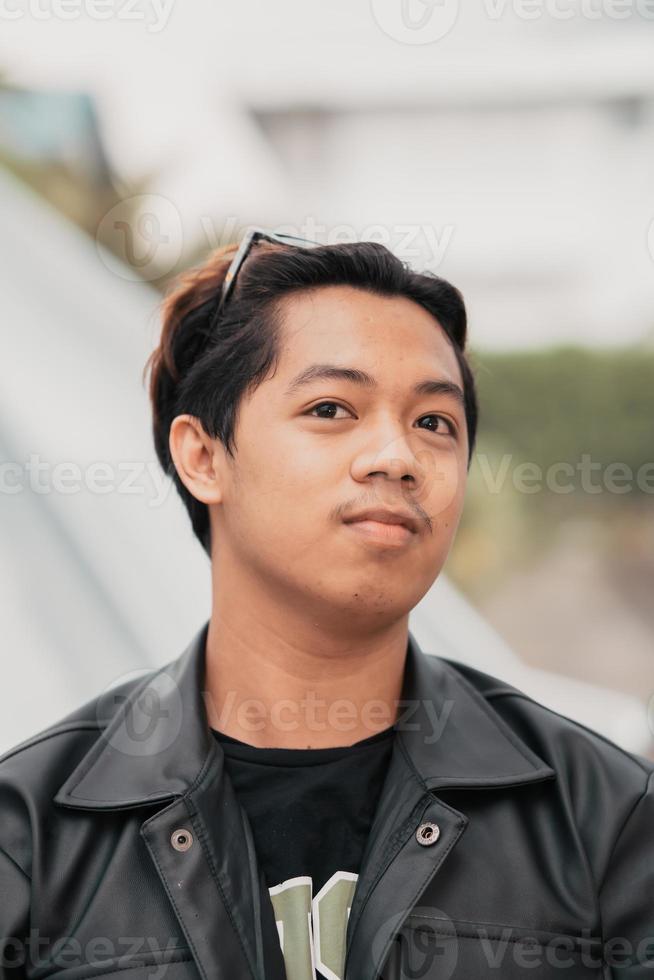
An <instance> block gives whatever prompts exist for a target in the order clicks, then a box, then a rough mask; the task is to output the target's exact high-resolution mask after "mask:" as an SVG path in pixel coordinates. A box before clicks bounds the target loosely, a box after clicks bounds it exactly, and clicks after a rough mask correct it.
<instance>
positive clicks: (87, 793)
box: [54, 622, 285, 980]
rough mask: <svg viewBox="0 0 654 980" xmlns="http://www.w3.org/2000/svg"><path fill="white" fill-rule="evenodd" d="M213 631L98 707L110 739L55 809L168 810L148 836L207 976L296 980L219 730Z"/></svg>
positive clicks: (100, 742) (102, 740)
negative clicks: (207, 674) (211, 697)
mask: <svg viewBox="0 0 654 980" xmlns="http://www.w3.org/2000/svg"><path fill="white" fill-rule="evenodd" d="M208 625H209V624H208V622H207V623H205V624H204V626H203V627H202V628H201V629H200V630H199V631H198V633H197V634H196V635H195V637H194V638H193V639H192V641H191V642H190V643H189V645H188V646H187V648H186V649H185V650H184V651H183V653H182V654H181V655H180V656H179V657H178V658H177V659H176V660H174V661H172V662H170V663H169V664H166V665H165V666H164V667H162V668H161V669H160V670H158V671H156V672H154V673H153V674H148V675H146V676H145V677H143V678H139V681H138V682H137V683H136V684H134V682H132V683H131V684H128V685H125V686H124V687H121V688H116V689H115V690H110V691H108V692H106V694H105V695H104V696H103V698H102V699H100V702H99V703H98V706H97V714H98V721H99V724H100V725H101V727H102V728H103V730H102V732H101V735H100V737H99V738H98V739H97V741H96V742H95V744H94V746H93V747H92V749H91V750H90V751H89V752H88V753H87V754H86V756H84V758H83V759H82V760H81V762H80V763H79V764H78V765H77V766H76V768H75V769H74V770H73V772H72V773H71V774H70V775H69V776H68V778H67V779H66V780H65V782H64V783H63V784H62V785H61V786H60V788H59V790H58V791H57V793H56V795H55V797H54V802H55V803H56V804H58V805H60V806H64V807H72V808H76V809H83V810H88V811H94V810H95V811H107V810H122V809H126V808H133V807H144V806H148V805H154V804H157V811H156V812H155V813H154V814H153V815H151V816H149V817H148V818H147V819H145V820H144V822H143V823H142V824H141V828H140V833H141V836H142V838H143V840H144V841H145V844H146V846H147V849H148V853H149V854H150V857H151V858H152V861H153V863H154V866H155V868H156V870H157V874H158V875H159V878H160V879H161V882H162V885H163V887H164V889H165V891H166V893H167V895H168V898H169V900H170V902H171V905H172V907H173V909H174V911H175V914H176V916H177V918H178V920H179V923H180V926H181V927H182V930H183V932H184V935H185V936H186V939H187V941H188V944H189V947H190V948H191V950H192V952H193V955H194V958H195V961H196V964H197V967H198V970H199V972H200V975H201V976H202V977H203V978H204V980H233V978H234V977H239V978H243V980H245V978H246V977H252V978H254V980H263V978H264V977H265V980H285V972H284V961H283V954H282V950H281V946H280V943H279V936H278V933H277V927H276V925H275V920H274V912H273V909H272V904H271V902H270V899H269V895H268V891H267V888H266V885H265V880H264V877H263V874H262V872H261V870H260V869H259V867H258V864H257V860H256V855H255V850H254V843H253V838H252V832H251V829H250V826H249V821H248V819H247V815H246V813H245V811H244V810H243V808H242V807H241V806H240V804H239V802H238V800H237V799H236V796H235V793H234V789H233V787H232V784H231V781H230V780H229V778H226V774H225V771H224V754H223V751H222V749H221V747H220V745H219V743H218V742H217V740H216V739H215V738H214V736H213V735H212V733H211V730H210V728H209V723H208V720H207V713H206V708H205V703H204V697H205V690H204V668H205V644H206V636H207V630H208ZM116 705H118V707H117V708H116ZM164 803H167V804H168V805H167V806H164V807H163V808H162V807H161V804H164ZM180 830H181V831H184V832H186V833H187V837H186V843H188V841H189V840H191V844H190V846H187V847H184V845H182V847H183V849H180V848H179V838H175V841H176V842H177V845H178V846H177V847H176V846H175V844H174V843H173V839H174V834H175V833H176V832H178V831H180ZM189 832H190V837H189ZM182 840H183V838H182Z"/></svg>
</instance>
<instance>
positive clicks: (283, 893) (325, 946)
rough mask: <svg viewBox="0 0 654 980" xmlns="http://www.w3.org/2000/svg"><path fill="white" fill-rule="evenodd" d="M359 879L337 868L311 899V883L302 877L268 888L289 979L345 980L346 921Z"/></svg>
mask: <svg viewBox="0 0 654 980" xmlns="http://www.w3.org/2000/svg"><path fill="white" fill-rule="evenodd" d="M358 877H359V876H358V875H357V874H353V873H352V872H351V871H336V872H335V873H334V874H333V875H332V876H331V878H330V879H329V881H326V882H325V884H324V885H323V886H322V888H321V889H320V891H319V892H318V894H317V895H316V897H315V898H314V899H312V898H311V894H312V891H313V881H312V879H311V878H309V877H306V876H302V877H300V878H289V879H288V881H283V882H282V883H281V884H280V885H275V886H274V887H273V888H269V889H268V890H269V892H270V898H271V901H272V904H273V908H274V910H275V921H276V923H277V931H278V933H279V942H280V944H281V947H282V952H283V954H284V965H285V967H286V977H287V980H316V977H324V978H325V980H343V967H344V966H345V939H346V934H347V922H348V918H349V916H350V908H351V906H352V897H353V895H354V889H355V887H356V882H357V878H358ZM316 970H317V971H318V973H316Z"/></svg>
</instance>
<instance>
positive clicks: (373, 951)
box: [345, 632, 556, 980]
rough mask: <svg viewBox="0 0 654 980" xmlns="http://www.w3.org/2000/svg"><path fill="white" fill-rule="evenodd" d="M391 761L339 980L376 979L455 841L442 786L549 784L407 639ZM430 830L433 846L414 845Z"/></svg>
mask: <svg viewBox="0 0 654 980" xmlns="http://www.w3.org/2000/svg"><path fill="white" fill-rule="evenodd" d="M394 727H395V730H396V738H395V742H394V746H393V754H392V757H391V764H390V767H389V770H388V773H387V776H386V779H385V782H384V785H383V787H382V791H381V796H380V799H379V803H378V805H377V810H376V813H375V819H374V821H373V826H372V828H371V831H370V835H369V837H368V841H367V844H366V849H365V853H364V855H363V860H362V865H361V871H360V874H359V878H358V881H357V886H356V890H355V894H354V898H353V902H352V907H351V909H350V916H349V920H348V926H347V940H346V959H345V978H346V980H375V977H377V975H378V973H379V972H380V970H381V969H382V967H383V965H384V962H385V960H386V957H387V954H388V952H389V949H390V946H391V943H392V941H393V938H394V936H395V935H396V933H397V932H398V931H399V930H400V929H401V927H402V924H403V922H404V920H405V919H406V917H407V916H408V914H409V913H410V911H411V910H412V908H413V907H414V906H415V905H416V903H417V902H418V901H419V898H420V895H421V894H422V893H423V892H424V891H425V889H426V888H427V886H428V885H429V883H430V881H431V880H432V878H433V877H434V875H435V874H436V872H437V871H438V869H439V868H440V867H441V866H442V864H443V862H444V861H446V860H447V858H448V856H449V855H451V854H452V852H453V850H454V848H455V847H456V846H457V844H458V842H459V841H460V839H461V837H462V835H463V833H464V831H465V828H466V826H467V825H468V818H467V816H465V814H463V813H461V812H459V811H458V810H455V809H454V808H453V807H451V806H448V805H447V804H446V803H443V802H442V801H441V800H439V799H438V797H437V795H436V791H437V790H438V789H444V788H446V787H450V788H451V787H458V788H463V787H469V788H479V787H493V786H498V787H499V786H513V785H520V784H523V783H528V782H535V781H539V780H543V779H551V778H553V777H555V775H556V774H555V772H554V770H553V769H551V767H550V766H547V765H546V764H545V763H544V762H543V760H542V759H540V758H539V757H538V756H536V755H535V754H534V753H533V752H532V751H531V750H530V749H529V748H528V747H527V746H526V745H525V744H524V743H523V742H522V741H521V740H520V739H518V737H517V736H516V735H515V734H514V733H513V732H512V731H511V730H510V729H509V728H507V726H506V725H505V724H504V722H503V721H502V720H501V719H500V718H499V716H498V715H497V713H496V712H494V711H493V709H492V708H491V707H490V706H489V705H488V704H487V702H486V701H485V700H484V698H483V697H482V696H481V695H480V694H479V693H478V692H477V691H475V689H474V688H473V687H472V686H471V685H470V684H469V683H468V682H467V681H466V680H465V679H464V678H463V677H461V675H460V674H458V673H457V671H456V670H455V669H454V668H453V667H452V666H450V665H449V664H448V663H447V661H445V660H443V659H441V658H438V657H433V656H428V655H426V654H424V653H423V652H422V650H421V649H420V647H419V645H418V642H417V641H416V639H415V637H414V636H413V634H412V633H411V632H409V637H408V644H407V657H406V665H405V671H404V683H403V689H402V698H401V702H400V710H399V712H398V717H397V721H396V723H395V726H394ZM423 823H435V824H437V826H438V828H439V831H440V833H439V836H438V839H437V840H436V842H435V843H434V844H431V845H429V846H424V845H423V844H421V843H419V841H418V839H417V837H416V833H417V831H418V828H419V827H420V825H421V824H423Z"/></svg>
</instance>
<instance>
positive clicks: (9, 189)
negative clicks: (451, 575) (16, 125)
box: [0, 171, 649, 752]
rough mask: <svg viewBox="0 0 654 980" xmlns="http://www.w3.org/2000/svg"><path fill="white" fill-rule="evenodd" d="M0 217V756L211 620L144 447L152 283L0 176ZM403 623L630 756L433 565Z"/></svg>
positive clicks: (593, 697)
mask: <svg viewBox="0 0 654 980" xmlns="http://www.w3.org/2000/svg"><path fill="white" fill-rule="evenodd" d="M0 210H1V211H2V214H3V219H4V220H3V228H2V232H1V235H0V255H1V258H2V261H1V263H0V295H1V296H2V317H1V319H0V324H1V327H0V329H1V330H2V347H3V350H4V351H5V356H4V357H3V358H2V359H0V464H1V477H2V495H1V503H0V539H1V542H2V547H1V550H0V595H1V602H2V625H3V629H2V687H1V695H0V752H2V751H5V750H6V749H8V748H10V747H12V746H14V745H16V744H18V743H19V742H20V741H22V740H23V739H25V738H27V737H28V736H30V735H32V734H34V733H36V732H37V731H40V730H42V729H43V728H45V727H46V726H47V725H49V724H51V723H53V722H55V721H57V720H58V719H59V718H61V717H62V716H63V715H64V714H65V713H67V712H68V711H69V710H72V709H73V708H74V707H76V706H77V705H78V704H82V703H83V702H84V701H86V700H87V699H90V698H91V697H92V696H94V695H95V694H97V693H99V692H100V690H102V689H104V688H105V687H107V686H109V685H113V684H114V683H116V682H117V681H118V680H119V679H121V678H123V677H124V676H125V675H126V674H129V673H130V672H132V671H139V670H143V669H150V668H152V667H155V666H158V665H161V664H164V663H165V662H167V661H168V660H170V659H172V658H173V657H175V656H177V654H178V653H179V652H181V650H182V648H183V647H184V646H185V645H186V644H187V642H188V641H189V639H190V638H191V636H192V635H193V633H194V632H195V630H196V629H197V628H198V625H199V624H201V623H202V622H203V621H204V620H205V619H206V618H208V616H209V613H210V575H209V566H208V562H207V559H206V557H205V555H204V553H203V552H202V550H201V548H200V546H199V545H198V544H197V543H196V541H195V539H194V537H193V535H192V532H191V527H190V523H189V521H188V518H187V516H186V512H185V511H184V509H183V506H182V503H181V501H180V500H179V499H178V497H177V494H176V492H175V491H174V488H173V486H172V483H171V482H170V481H168V480H166V479H165V478H164V477H163V474H162V473H161V472H160V469H159V465H158V463H157V461H156V457H155V454H154V448H153V446H152V443H151V436H150V428H149V426H150V415H149V406H148V403H147V398H146V392H145V390H144V388H143V386H142V384H141V371H142V368H143V365H144V363H145V360H146V358H147V355H148V354H149V352H150V350H151V349H152V346H153V344H154V342H155V337H156V332H157V328H158V324H157V317H156V313H157V309H156V307H157V303H158V300H159V297H158V294H156V293H155V292H154V291H153V290H152V289H151V288H150V287H148V286H147V285H145V284H143V283H140V282H135V281H133V276H132V273H131V272H129V273H128V272H127V270H126V271H125V277H124V278H123V277H121V276H120V275H119V274H117V272H116V269H117V266H116V263H115V260H112V261H111V262H108V261H103V256H102V254H101V253H98V252H97V250H96V248H95V246H94V244H93V242H92V241H91V240H90V239H89V238H88V237H87V236H86V235H84V233H83V232H81V231H79V230H78V229H77V228H75V227H73V226H72V225H70V224H68V223H66V222H65V221H64V219H62V217H61V216H60V215H59V214H58V213H56V212H55V211H54V210H53V209H52V208H50V207H49V206H48V205H46V204H45V203H44V202H43V201H42V200H41V199H40V198H38V197H37V196H36V195H35V194H34V193H32V192H31V191H29V190H27V189H26V188H25V187H24V186H22V185H21V184H19V183H18V182H17V181H16V180H15V179H14V178H12V177H10V176H9V175H8V174H6V173H4V172H2V171H0ZM104 258H105V259H106V256H105V257H104ZM98 464H99V465H98ZM94 465H95V467H96V468H95V470H93V469H92V467H93V466H94ZM80 475H81V481H80ZM92 480H94V481H95V483H93V482H91V481H92ZM80 482H81V483H82V484H86V485H83V486H81V487H80ZM102 486H104V487H105V490H106V492H100V489H99V488H101V487H102ZM67 487H68V490H67ZM71 488H72V489H71ZM411 628H412V630H414V631H415V635H416V637H417V639H418V641H419V643H420V644H421V646H422V647H423V649H425V650H426V651H428V652H431V653H435V654H440V655H442V656H446V657H452V658H454V659H458V660H462V661H465V662H467V663H470V664H472V665H474V666H476V667H478V668H479V669H481V670H484V671H486V672H487V673H491V674H495V675H497V676H499V677H500V678H502V679H504V680H507V681H508V682H509V683H512V684H515V685H516V686H518V687H520V688H522V689H523V690H524V691H525V692H526V693H528V694H530V695H532V696H533V697H535V698H536V699H537V700H540V701H542V702H543V703H545V704H547V705H548V706H551V707H553V708H554V709H555V710H558V711H561V712H562V713H564V714H568V715H570V716H571V717H573V718H576V719H578V720H580V721H582V722H583V723H585V724H587V725H589V726H590V727H592V728H595V729H597V730H599V731H601V732H603V733H604V734H605V735H607V736H608V737H609V738H611V739H613V740H614V741H616V742H618V743H619V744H621V745H623V746H624V747H625V748H628V749H631V750H635V751H645V748H646V746H647V744H648V741H649V731H648V729H647V724H646V718H645V712H644V711H643V708H642V706H641V705H640V703H639V702H638V701H636V700H635V699H633V698H630V697H627V696H626V695H622V694H618V693H615V692H611V691H608V690H604V689H600V688H596V687H593V686H591V685H589V684H583V683H580V682H578V681H572V680H569V679H567V678H563V677H559V676H556V675H553V674H549V673H546V672H544V671H536V670H533V669H529V668H527V667H526V666H524V665H523V664H522V663H521V662H520V660H519V659H518V657H517V656H516V655H515V654H514V653H513V652H512V651H510V650H509V649H508V648H507V647H506V645H505V644H503V642H502V641H501V639H500V638H499V637H498V636H497V635H496V634H495V633H494V632H493V631H492V630H491V629H490V627H489V626H488V625H487V624H486V623H485V622H484V621H483V619H482V618H481V617H480V616H479V615H478V614H477V613H476V612H475V610H474V609H473V608H472V607H471V606H470V604H469V603H468V602H467V601H466V600H465V599H464V598H463V597H462V596H461V595H460V594H459V593H458V592H457V591H455V590H454V589H453V587H452V586H451V585H450V584H449V583H448V582H447V580H446V579H445V578H444V576H441V577H440V578H439V579H438V581H437V582H436V583H435V585H434V587H433V589H432V590H431V591H430V592H429V594H428V595H427V596H425V597H424V599H423V600H422V601H421V603H420V604H419V605H418V607H417V608H416V609H415V610H414V612H413V613H412V616H411Z"/></svg>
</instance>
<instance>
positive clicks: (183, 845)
mask: <svg viewBox="0 0 654 980" xmlns="http://www.w3.org/2000/svg"><path fill="white" fill-rule="evenodd" d="M170 843H171V844H172V845H173V847H174V848H175V850H176V851H188V849H189V847H190V846H191V844H192V843H193V834H192V833H191V831H190V830H187V829H186V827H178V829H177V830H173V832H172V834H171V835H170Z"/></svg>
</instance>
